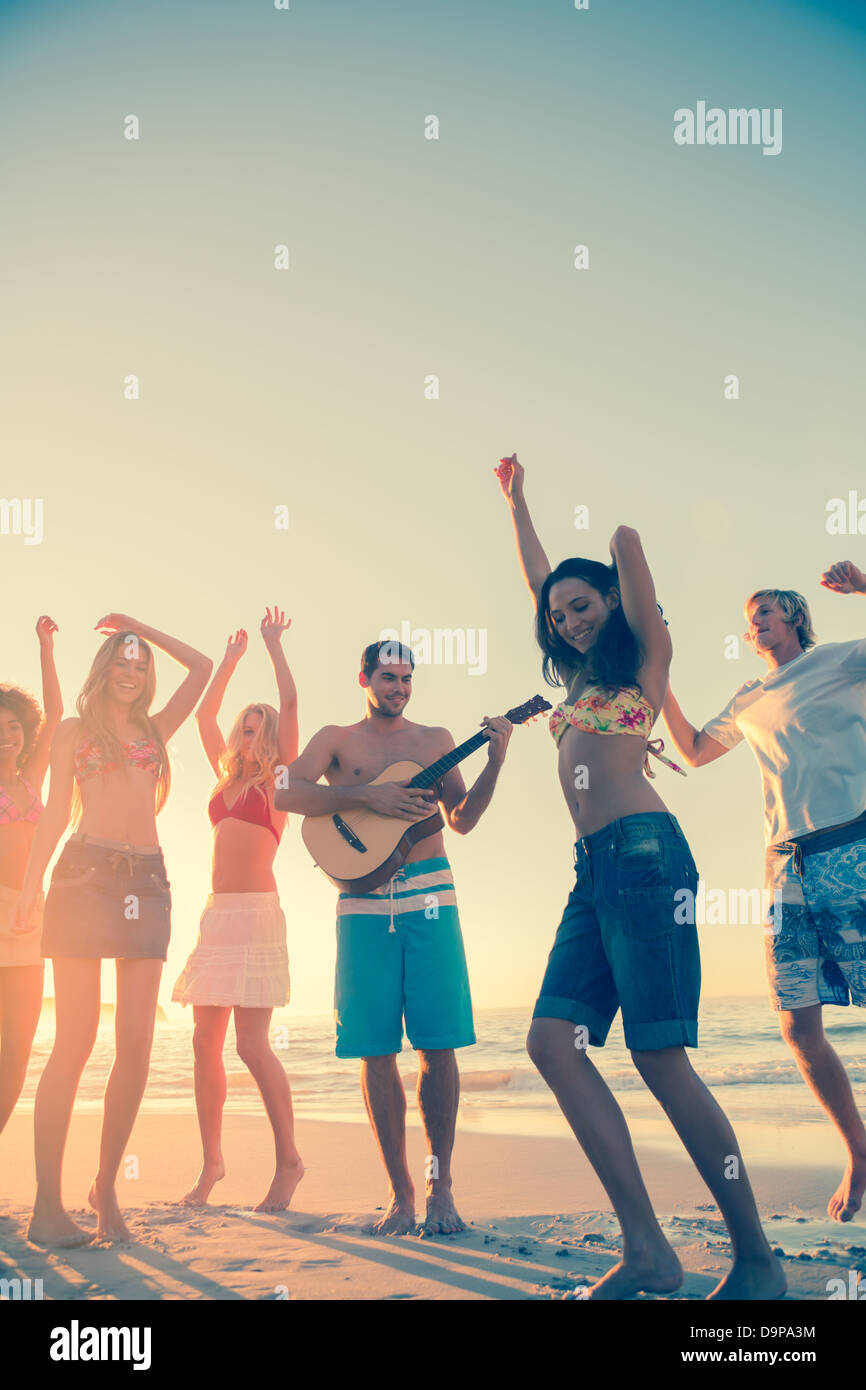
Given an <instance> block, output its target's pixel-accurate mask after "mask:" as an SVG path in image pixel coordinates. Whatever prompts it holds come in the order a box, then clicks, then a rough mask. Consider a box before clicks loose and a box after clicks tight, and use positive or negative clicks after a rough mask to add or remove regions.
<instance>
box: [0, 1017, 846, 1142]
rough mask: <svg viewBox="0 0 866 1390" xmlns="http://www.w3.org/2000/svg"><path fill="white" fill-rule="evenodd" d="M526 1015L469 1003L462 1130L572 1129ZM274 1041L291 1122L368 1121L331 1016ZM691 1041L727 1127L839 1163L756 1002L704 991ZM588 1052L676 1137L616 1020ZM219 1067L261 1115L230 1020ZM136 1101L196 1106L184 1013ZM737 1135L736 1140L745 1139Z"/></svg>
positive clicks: (290, 1027)
mask: <svg viewBox="0 0 866 1390" xmlns="http://www.w3.org/2000/svg"><path fill="white" fill-rule="evenodd" d="M530 1014H531V1009H530V1008H529V1007H527V1008H525V1009H481V1010H476V1015H475V1031H476V1033H477V1035H478V1042H477V1044H476V1045H475V1046H474V1047H468V1048H462V1049H461V1050H460V1051H459V1052H458V1054H457V1055H458V1061H459V1066H460V1073H461V1100H460V1121H459V1122H460V1125H461V1127H462V1128H464V1129H474V1130H481V1131H485V1132H489V1133H500V1134H523V1135H532V1134H535V1135H555V1134H567V1133H570V1131H569V1130H568V1128H567V1126H566V1123H565V1121H564V1119H563V1118H562V1116H561V1114H560V1112H559V1109H558V1107H557V1105H556V1102H555V1100H554V1098H553V1096H552V1095H551V1093H550V1091H549V1090H548V1088H547V1086H546V1085H545V1083H544V1081H543V1080H542V1079H541V1077H540V1076H539V1074H538V1073H537V1071H536V1070H535V1068H534V1067H533V1065H532V1063H531V1062H530V1060H529V1057H528V1056H527V1054H526V1049H525V1038H526V1032H527V1028H528V1026H529V1020H530ZM824 1020H825V1027H826V1029H827V1033H828V1036H829V1037H830V1039H831V1041H832V1042H833V1045H834V1047H835V1048H836V1050H837V1052H838V1053H839V1055H840V1056H841V1058H842V1059H843V1061H844V1062H845V1064H846V1067H847V1069H848V1075H849V1077H850V1078H851V1082H852V1085H853V1086H854V1090H855V1095H856V1096H857V1098H858V1100H859V1101H860V1103H861V1108H864V1106H866V1017H864V1015H863V1013H862V1012H861V1011H860V1010H859V1009H855V1008H850V1009H843V1008H834V1007H827V1008H825V1010H824ZM52 1031H53V1030H52V1026H51V1021H50V1019H49V1018H47V1017H44V1018H43V1022H42V1023H41V1024H40V1028H39V1031H38V1032H37V1036H36V1042H35V1045H34V1052H33V1057H32V1060H31V1065H30V1069H29V1072H28V1077H27V1082H26V1085H25V1089H24V1092H23V1095H22V1099H21V1104H22V1106H23V1107H24V1108H27V1107H32V1104H33V1096H34V1094H35V1090H36V1083H37V1081H38V1078H39V1073H40V1071H41V1069H42V1065H43V1064H44V1061H45V1059H46V1057H47V1056H48V1053H49V1052H50V1049H51V1044H52ZM272 1041H273V1044H274V1047H275V1050H276V1051H277V1055H278V1056H280V1057H281V1058H282V1060H283V1062H284V1065H285V1068H286V1072H287V1074H288V1076H289V1079H290V1082H291V1085H292V1092H293V1096H294V1103H295V1112H296V1115H297V1117H298V1118H299V1119H303V1118H305V1117H309V1118H316V1119H327V1120H361V1121H365V1122H366V1114H365V1111H364V1105H363V1101H362V1099H361V1094H360V1088H359V1084H358V1070H359V1065H358V1063H357V1062H355V1061H340V1060H338V1059H337V1058H336V1057H335V1056H334V1025H333V1020H332V1019H331V1018H330V1017H321V1018H312V1017H294V1016H293V1015H292V1011H291V1009H290V1008H289V1009H282V1010H278V1011H276V1012H275V1014H274V1021H273V1028H272ZM113 1043H114V1038H113V1032H112V1028H111V1023H110V1020H106V1022H105V1023H104V1024H103V1025H102V1026H101V1027H100V1030H99V1035H98V1038H97V1042H96V1046H95V1048H94V1051H93V1055H92V1057H91V1059H90V1061H89V1063H88V1065H87V1068H86V1070H85V1072H84V1076H83V1078H82V1083H81V1089H80V1091H79V1097H78V1101H77V1103H76V1107H77V1109H80V1110H98V1109H99V1108H100V1107H101V1104H102V1093H103V1090H104V1087H105V1081H106V1078H107V1076H108V1071H109V1068H110V1066H111V1060H112V1055H113ZM699 1043H700V1046H699V1047H698V1048H697V1049H695V1050H690V1051H689V1056H690V1059H691V1061H692V1065H693V1066H694V1067H695V1069H696V1070H697V1071H698V1073H699V1074H700V1075H701V1077H702V1078H703V1080H704V1081H705V1082H706V1083H707V1085H708V1086H710V1088H711V1089H712V1091H713V1093H714V1095H715V1096H716V1098H717V1100H718V1101H719V1103H720V1104H721V1105H722V1107H723V1108H724V1110H725V1111H726V1113H727V1114H728V1117H729V1118H730V1119H731V1121H732V1122H733V1123H734V1125H735V1126H736V1125H737V1124H738V1123H740V1124H744V1123H748V1124H749V1125H750V1126H752V1125H754V1126H756V1127H760V1132H761V1133H763V1134H764V1135H765V1136H766V1135H770V1137H771V1140H772V1142H770V1143H769V1144H768V1145H767V1146H765V1147H767V1148H768V1153H767V1155H766V1156H776V1157H778V1156H780V1155H782V1154H784V1155H785V1156H786V1157H787V1158H789V1159H793V1160H795V1161H796V1159H797V1158H798V1157H799V1158H808V1159H809V1160H810V1161H815V1160H821V1159H822V1158H823V1159H825V1160H826V1161H828V1162H837V1161H838V1157H839V1153H840V1148H839V1141H838V1139H837V1138H836V1137H835V1134H834V1132H833V1130H832V1128H831V1126H830V1124H829V1122H828V1121H827V1119H826V1117H825V1115H824V1112H823V1111H822V1110H821V1109H820V1107H819V1106H818V1104H817V1102H816V1101H815V1100H814V1098H813V1097H812V1095H811V1093H810V1092H809V1091H808V1089H807V1087H806V1086H805V1084H804V1082H803V1081H802V1079H801V1077H800V1074H799V1072H798V1070H797V1067H796V1065H795V1063H794V1060H793V1057H792V1055H791V1053H790V1051H789V1050H788V1048H787V1046H786V1045H785V1043H784V1042H783V1041H782V1039H781V1037H780V1035H779V1029H778V1018H777V1015H776V1014H774V1013H773V1012H772V1011H771V1010H770V1008H769V1006H768V1004H767V1002H766V1000H765V999H763V998H755V999H751V998H748V999H744V998H730V999H728V998H707V999H706V1000H705V1001H704V1002H703V1004H702V1006H701V1019H700V1033H699ZM590 1056H591V1057H592V1059H593V1061H594V1062H595V1064H596V1066H597V1067H598V1068H599V1070H600V1071H601V1072H602V1074H603V1075H604V1077H605V1080H606V1081H607V1083H608V1085H609V1086H610V1087H611V1089H612V1090H613V1091H614V1093H615V1094H616V1096H617V1098H618V1100H619V1102H620V1104H621V1106H622V1108H623V1110H624V1111H625V1113H626V1117H627V1118H628V1119H629V1120H632V1119H634V1120H636V1121H638V1122H640V1130H641V1132H643V1133H644V1134H647V1135H650V1136H651V1137H656V1138H658V1139H659V1141H660V1142H665V1141H666V1139H668V1138H673V1135H672V1132H671V1130H670V1125H669V1123H668V1121H667V1120H666V1118H665V1117H664V1115H662V1113H661V1112H660V1110H659V1107H658V1105H657V1102H656V1101H655V1100H654V1098H653V1097H652V1096H651V1095H650V1093H649V1092H648V1091H647V1089H646V1087H645V1085H644V1083H643V1081H642V1080H641V1078H640V1077H639V1076H638V1074H637V1072H636V1071H635V1068H634V1066H633V1064H632V1061H631V1058H630V1056H629V1054H628V1052H627V1051H626V1048H625V1045H624V1041H623V1036H622V1028H621V1025H620V1021H619V1018H617V1020H616V1021H615V1022H614V1026H613V1028H612V1030H611V1034H610V1037H609V1039H608V1042H607V1045H606V1046H605V1047H604V1048H591V1049H590ZM225 1065H226V1072H227V1076H228V1099H227V1109H228V1110H229V1111H236V1112H237V1111H241V1112H254V1113H260V1111H261V1101H260V1098H259V1095H258V1091H257V1090H256V1087H255V1083H254V1082H253V1081H252V1078H251V1077H250V1075H249V1072H248V1071H247V1070H246V1068H245V1067H244V1065H243V1063H242V1062H241V1061H240V1060H239V1058H238V1057H237V1054H236V1053H235V1050H234V1034H233V1029H232V1027H231V1024H230V1025H229V1032H228V1035H227V1038H226V1047H225ZM399 1065H400V1071H401V1073H402V1075H403V1077H404V1079H405V1081H406V1087H407V1092H408V1093H409V1122H410V1123H416V1122H417V1118H418V1117H417V1110H416V1108H415V1103H414V1077H415V1059H414V1054H413V1053H412V1050H411V1048H409V1046H408V1044H404V1050H403V1053H402V1055H401V1057H400V1063H399ZM142 1108H143V1109H144V1110H148V1109H151V1110H166V1109H170V1110H178V1109H181V1110H188V1111H190V1112H194V1098H193V1075H192V1018H191V1016H190V1017H189V1018H188V1019H186V1018H185V1019H183V1020H181V1021H170V1022H162V1023H159V1024H158V1025H157V1029H156V1035H155V1040H154V1047H153V1054H152V1061H151V1069H150V1079H149V1082H148V1088H147V1092H146V1095H145V1100H144V1103H143V1107H142ZM792 1127H796V1129H797V1142H796V1145H795V1146H792V1143H791V1139H792V1136H791V1128H792ZM740 1137H741V1142H743V1136H742V1135H741V1136H740ZM743 1148H744V1152H747V1153H748V1152H754V1149H753V1148H752V1147H750V1148H749V1149H747V1148H746V1145H745V1143H743ZM770 1151H773V1152H772V1153H771V1152H770ZM776 1151H778V1152H776ZM755 1156H756V1157H757V1156H760V1155H757V1154H755Z"/></svg>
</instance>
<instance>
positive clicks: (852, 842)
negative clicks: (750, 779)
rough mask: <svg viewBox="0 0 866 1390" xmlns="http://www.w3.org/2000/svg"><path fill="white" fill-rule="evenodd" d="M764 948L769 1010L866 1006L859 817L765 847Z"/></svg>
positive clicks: (865, 837) (864, 835)
mask: <svg viewBox="0 0 866 1390" xmlns="http://www.w3.org/2000/svg"><path fill="white" fill-rule="evenodd" d="M766 886H767V889H768V892H769V893H770V894H772V898H773V902H772V905H771V906H770V908H769V910H768V912H767V927H768V929H767V933H766V937H765V951H766V964H767V979H768V981H769V985H770V1002H771V1003H772V1005H773V1008H774V1009H805V1008H808V1007H809V1005H811V1004H848V1003H849V1002H851V1003H854V1004H860V1005H866V823H864V817H861V818H860V820H859V821H855V822H854V823H853V824H852V825H843V826H839V827H836V828H832V827H831V829H829V830H826V831H824V832H823V833H822V834H820V835H813V836H812V837H811V838H810V839H808V840H803V841H798V840H787V841H785V842H784V843H781V844H776V845H770V847H769V849H768V850H767V856H766Z"/></svg>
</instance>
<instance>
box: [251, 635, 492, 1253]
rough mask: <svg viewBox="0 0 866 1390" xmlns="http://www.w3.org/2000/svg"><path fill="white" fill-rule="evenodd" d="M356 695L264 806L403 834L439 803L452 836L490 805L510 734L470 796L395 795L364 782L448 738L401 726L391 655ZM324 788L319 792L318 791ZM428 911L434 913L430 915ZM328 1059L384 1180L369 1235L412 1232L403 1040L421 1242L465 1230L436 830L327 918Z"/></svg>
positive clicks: (465, 982) (460, 1011) (458, 972)
mask: <svg viewBox="0 0 866 1390" xmlns="http://www.w3.org/2000/svg"><path fill="white" fill-rule="evenodd" d="M361 660H362V668H361V671H360V674H359V676H358V682H359V684H360V685H361V686H362V687H363V689H364V690H366V692H367V711H366V714H365V716H364V718H363V719H362V720H360V722H359V723H357V724H350V725H349V726H348V727H345V728H344V727H342V726H339V725H336V724H329V725H326V726H325V728H324V729H320V730H319V732H318V733H317V734H314V736H313V737H312V738H311V739H310V742H309V743H308V744H307V747H306V748H305V749H304V751H303V753H302V754H301V756H300V757H299V758H297V759H296V760H295V762H293V763H292V764H291V765H290V767H289V786H288V788H287V789H286V790H280V791H277V793H276V797H275V803H274V804H275V806H276V808H277V810H280V811H296V812H300V813H301V814H303V815H308V816H321V815H329V814H331V813H332V812H334V811H345V810H348V809H350V808H352V807H357V806H366V807H368V808H369V809H370V810H372V811H376V812H378V813H379V814H380V815H384V816H396V817H397V818H399V819H400V820H405V821H407V822H412V821H418V820H424V819H425V818H426V817H428V816H429V815H430V814H431V810H432V807H433V806H434V805H435V803H436V802H437V801H438V803H439V809H440V812H441V815H442V817H443V819H444V820H445V821H446V822H447V824H448V825H449V826H450V827H451V829H452V830H456V831H457V833H458V834H459V835H466V834H468V832H469V831H470V830H471V829H472V828H473V826H475V825H477V823H478V821H479V820H480V818H481V816H482V814H483V813H484V811H486V809H487V807H488V806H489V804H490V799H491V797H492V796H493V789H494V787H495V786H496V779H497V778H498V776H499V770H500V768H501V767H502V763H503V760H504V758H505V751H506V748H507V747H508V740H509V738H510V736H511V728H512V726H511V724H510V723H509V721H508V720H507V719H504V718H495V719H488V718H487V717H486V716H485V718H484V719H483V720H482V724H483V725H484V726H485V727H486V728H487V730H488V732H489V735H490V739H489V744H488V750H487V765H486V767H485V768H484V770H483V772H482V773H481V774H480V776H479V777H478V778H477V780H476V781H475V782H474V784H473V785H472V787H471V788H470V790H469V791H468V792H467V790H466V787H465V785H464V782H463V778H462V777H461V775H460V771H459V769H458V768H452V769H451V770H450V772H448V773H446V774H445V776H444V777H443V778H442V779H441V781H440V782H439V783H437V786H436V789H428V790H421V789H419V788H414V787H410V786H408V785H407V783H406V782H405V781H404V782H386V783H383V784H381V785H379V786H375V787H374V786H371V785H370V783H371V782H372V781H373V780H374V778H376V777H378V776H379V774H380V773H381V772H383V771H384V770H385V768H386V767H388V766H389V765H390V764H391V763H395V762H401V761H403V760H409V761H412V762H416V763H420V764H421V766H422V767H429V765H430V764H431V763H434V762H436V761H437V759H439V758H441V757H443V756H444V755H445V754H446V753H448V752H450V751H451V749H452V748H454V746H455V745H454V740H453V739H452V737H451V735H450V733H449V732H448V730H447V729H439V728H431V727H428V726H427V725H425V724H413V723H410V721H409V720H408V719H406V718H405V713H404V712H405V709H406V705H407V704H408V702H409V699H410V698H411V695H412V671H413V667H414V664H415V663H414V658H413V656H412V653H411V652H410V651H409V649H408V647H404V646H402V645H401V644H400V643H398V642H373V643H371V645H370V646H369V647H367V648H365V650H364V654H363V657H362V659H361ZM321 777H324V778H325V779H326V781H327V782H328V783H329V786H327V787H322V786H319V785H317V783H318V781H319V779H320V778H321ZM431 903H432V910H431ZM335 1013H336V1020H337V1056H338V1057H360V1058H361V1059H362V1060H361V1089H362V1092H363V1095H364V1103H365V1105H366V1107H367V1114H368V1115H369V1117H370V1123H371V1125H372V1126H373V1132H374V1134H375V1135H376V1140H377V1143H378V1145H379V1151H380V1153H381V1155H382V1160H383V1162H384V1164H385V1168H386V1170H387V1173H388V1183H389V1202H388V1207H387V1210H386V1212H385V1215H384V1216H383V1217H382V1218H381V1220H380V1221H377V1222H376V1224H375V1225H374V1226H373V1228H372V1229H373V1233H374V1234H377V1235H405V1234H406V1233H407V1232H408V1231H410V1230H411V1229H412V1227H413V1226H414V1224H415V1189H414V1186H413V1183H412V1179H411V1177H410V1176H409V1167H408V1163H407V1158H406V1093H405V1091H404V1089H403V1083H402V1081H401V1079H400V1073H399V1071H398V1070H397V1054H398V1053H399V1052H400V1050H401V1047H402V1044H403V1016H404V1014H405V1018H406V1034H407V1036H408V1038H409V1042H410V1043H411V1045H412V1047H413V1048H415V1050H416V1051H417V1053H418V1061H419V1069H418V1108H419V1110H420V1112H421V1120H422V1123H423V1125H424V1132H425V1135H426V1138H427V1153H428V1158H427V1164H426V1197H427V1216H426V1220H425V1221H424V1224H423V1230H424V1233H425V1234H427V1235H436V1234H441V1235H450V1234H453V1233H454V1232H456V1231H462V1230H464V1229H465V1226H464V1223H463V1222H462V1221H461V1219H460V1217H459V1216H458V1214H457V1210H456V1208H455V1206H454V1200H453V1197H452V1195H451V1150H452V1148H453V1145H454V1130H455V1125H456V1120H457V1102H458V1099H459V1096H460V1078H459V1074H458V1071H457V1061H456V1058H455V1056H454V1050H455V1048H458V1047H469V1046H470V1045H471V1044H472V1043H474V1042H475V1032H474V1029H473V1026H472V1002H471V999H470V997H469V977H468V974H467V971H466V957H465V955H464V951H463V938H462V936H461V933H460V922H459V919H458V916H457V899H456V897H455V895H454V881H453V879H452V877H451V869H450V867H449V864H448V859H447V858H446V855H445V846H444V843H443V838H442V830H441V828H440V829H439V830H438V831H436V832H434V834H432V835H430V836H428V837H427V838H425V839H423V840H421V841H419V842H418V843H417V844H415V845H413V846H412V848H411V850H410V851H409V854H408V856H407V858H406V862H405V863H404V865H403V867H402V868H401V869H399V870H398V871H397V873H396V874H394V876H393V878H392V879H391V880H390V881H389V882H388V883H386V884H384V885H383V886H382V887H381V888H377V889H376V890H375V891H374V892H372V893H360V894H349V893H341V894H340V898H339V901H338V905H337V971H336V989H335Z"/></svg>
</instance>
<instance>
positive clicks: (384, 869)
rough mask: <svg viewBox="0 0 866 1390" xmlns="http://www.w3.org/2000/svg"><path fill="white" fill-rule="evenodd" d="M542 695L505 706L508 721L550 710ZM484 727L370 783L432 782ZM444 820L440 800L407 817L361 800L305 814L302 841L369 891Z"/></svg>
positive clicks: (342, 877) (335, 876)
mask: <svg viewBox="0 0 866 1390" xmlns="http://www.w3.org/2000/svg"><path fill="white" fill-rule="evenodd" d="M549 709H550V705H549V703H548V702H547V700H545V699H543V698H542V696H541V695H534V696H533V697H532V699H531V700H526V701H525V702H524V703H523V704H522V705H518V706H516V707H515V708H514V709H510V710H508V712H507V713H506V715H505V718H506V719H508V720H509V721H510V722H511V723H512V724H525V723H526V721H527V720H529V719H534V718H535V716H536V715H537V714H543V713H544V711H545V710H549ZM488 738H489V734H488V732H487V730H486V729H482V730H479V732H478V733H476V734H473V735H472V737H471V738H468V739H467V740H466V742H465V743H461V744H460V746H459V748H452V749H451V750H450V751H449V752H448V753H444V754H443V755H442V757H441V758H437V760H436V762H435V763H431V764H430V766H429V767H421V766H419V764H418V763H412V762H402V763H391V765H390V767H386V768H385V771H384V772H380V773H379V776H378V777H376V778H375V779H374V780H373V781H372V782H371V783H369V784H368V785H369V786H373V787H375V786H377V785H378V783H380V782H408V783H409V785H410V786H413V787H433V786H435V785H436V784H437V783H438V782H440V781H441V779H442V778H443V777H444V776H445V774H446V773H447V772H449V771H450V769H451V768H452V767H456V766H457V764H458V763H461V762H462V761H463V759H464V758H468V757H469V755H470V754H471V753H475V752H477V751H478V749H479V748H481V747H483V745H484V744H485V742H486V741H487V739H488ZM442 826H443V821H442V815H441V813H440V811H439V808H438V806H437V807H436V809H435V810H433V811H431V812H430V815H429V816H425V817H424V819H423V820H416V821H406V820H400V819H399V818H398V817H396V816H380V815H378V814H377V813H376V812H375V811H368V810H367V808H366V807H365V806H359V807H358V808H357V809H356V810H354V811H334V812H332V813H331V814H330V815H327V816H305V817H304V820H303V823H302V825H301V835H302V836H303V840H304V844H305V845H306V847H307V849H308V850H309V851H310V854H311V855H312V856H313V860H314V862H315V864H316V866H317V868H319V869H321V870H322V873H323V874H324V875H325V877H326V878H329V879H330V880H331V882H332V883H333V884H334V885H335V886H336V887H337V888H342V889H343V891H344V892H345V893H372V891H373V889H374V888H380V887H381V886H382V884H383V883H387V882H388V879H389V878H393V876H394V874H395V873H396V872H397V870H398V869H399V868H400V866H401V864H404V863H405V862H406V858H407V856H408V854H409V851H410V850H411V848H412V846H413V845H417V844H418V841H419V840H426V839H427V837H428V836H429V835H436V834H437V833H438V832H439V831H440V830H441V829H442Z"/></svg>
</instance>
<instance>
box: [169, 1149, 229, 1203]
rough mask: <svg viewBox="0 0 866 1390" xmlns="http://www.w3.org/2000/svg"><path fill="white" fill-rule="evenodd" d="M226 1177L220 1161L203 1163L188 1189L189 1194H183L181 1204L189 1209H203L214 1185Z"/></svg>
mask: <svg viewBox="0 0 866 1390" xmlns="http://www.w3.org/2000/svg"><path fill="white" fill-rule="evenodd" d="M225 1175H226V1166H225V1164H224V1163H223V1161H222V1159H220V1160H219V1162H218V1163H203V1164H202V1166H201V1172H200V1173H199V1175H198V1177H197V1178H196V1180H195V1183H194V1184H193V1186H192V1187H191V1188H190V1190H189V1192H186V1193H184V1195H183V1196H182V1197H181V1199H180V1200H181V1202H182V1203H183V1202H185V1203H186V1204H187V1206H190V1207H203V1206H204V1205H205V1204H206V1202H207V1199H208V1197H209V1196H210V1190H211V1188H212V1187H213V1185H214V1183H218V1182H219V1181H220V1179H221V1178H224V1177H225Z"/></svg>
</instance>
